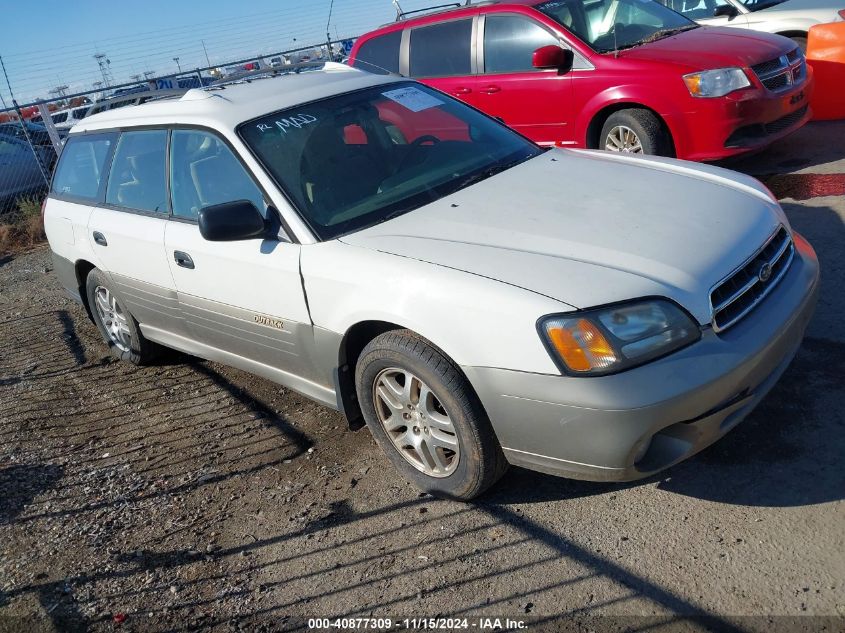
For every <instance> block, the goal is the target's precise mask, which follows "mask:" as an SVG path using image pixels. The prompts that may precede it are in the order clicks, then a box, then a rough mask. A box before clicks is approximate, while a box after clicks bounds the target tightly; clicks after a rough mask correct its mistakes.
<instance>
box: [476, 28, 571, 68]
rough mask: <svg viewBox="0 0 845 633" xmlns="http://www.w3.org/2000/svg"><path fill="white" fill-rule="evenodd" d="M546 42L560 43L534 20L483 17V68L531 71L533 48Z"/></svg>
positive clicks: (540, 46)
mask: <svg viewBox="0 0 845 633" xmlns="http://www.w3.org/2000/svg"><path fill="white" fill-rule="evenodd" d="M549 45H559V42H558V40H557V38H556V37H555V36H554V35H552V34H551V33H550V32H549V31H547V30H546V29H544V28H543V27H542V26H540V25H539V24H537V23H536V22H534V20H531V19H528V18H523V17H518V16H515V15H488V16H487V17H486V18H485V20H484V71H485V72H487V73H512V72H530V71H534V70H535V68H534V63H533V62H534V51H536V50H537V49H538V48H542V47H543V46H549Z"/></svg>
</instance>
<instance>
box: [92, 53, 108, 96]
mask: <svg viewBox="0 0 845 633" xmlns="http://www.w3.org/2000/svg"><path fill="white" fill-rule="evenodd" d="M94 59H96V60H97V65H98V66H99V67H100V73H101V74H102V75H103V83H104V84H105V85H106V88H108V87H110V86H111V84H110V83H109V66H111V60H110V59H109V58H108V57H106V54H105V53H97V54H96V55H94Z"/></svg>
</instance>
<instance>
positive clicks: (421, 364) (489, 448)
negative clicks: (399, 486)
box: [355, 330, 508, 501]
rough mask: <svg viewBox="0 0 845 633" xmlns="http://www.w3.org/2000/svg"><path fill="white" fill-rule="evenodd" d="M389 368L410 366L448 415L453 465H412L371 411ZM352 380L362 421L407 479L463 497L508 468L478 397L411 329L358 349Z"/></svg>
mask: <svg viewBox="0 0 845 633" xmlns="http://www.w3.org/2000/svg"><path fill="white" fill-rule="evenodd" d="M388 368H397V369H402V370H405V371H409V372H411V373H412V374H414V375H415V376H417V377H418V378H419V379H420V380H422V381H423V382H424V383H425V384H426V385H427V386H428V387H429V389H431V391H432V392H433V394H434V396H435V397H436V398H437V399H438V400H439V402H440V403H441V404H442V406H443V409H445V411H446V413H447V414H448V416H449V417H450V418H451V421H452V425H453V426H454V429H455V433H456V435H457V438H458V443H459V447H460V458H459V459H458V464H457V466H455V467H454V471H453V472H452V473H451V474H450V475H448V476H446V477H441V478H438V477H434V476H431V475H428V474H426V473H424V472H422V471H420V470H418V469H417V468H415V467H414V466H412V465H411V464H410V463H409V462H408V461H407V460H406V459H405V458H404V457H403V456H402V455H401V454H400V452H399V449H398V448H397V447H396V446H395V445H394V444H393V441H392V440H391V439H390V437H389V436H388V433H387V431H386V430H385V428H384V426H383V424H382V423H381V422H380V420H379V418H378V415H377V414H376V408H375V407H376V404H375V403H374V398H373V390H374V385H375V382H376V379H377V378H378V377H379V375H380V374H381V373H382V371H384V370H385V369H388ZM355 386H356V389H357V392H358V400H359V402H360V403H361V409H362V411H363V413H364V419H365V420H366V421H367V426H368V427H369V428H370V431H371V432H372V434H373V437H375V439H376V441H377V442H378V444H379V446H381V448H382V450H383V451H384V452H385V454H386V455H387V457H388V458H389V459H390V461H391V462H392V463H393V465H394V466H395V467H396V469H397V470H399V471H400V472H401V473H402V474H403V475H404V476H405V478H406V479H408V480H409V481H410V482H411V483H413V484H414V485H416V486H417V487H418V488H421V489H422V490H424V491H426V492H429V493H431V494H433V495H437V496H441V497H447V498H451V499H460V500H464V501H468V500H470V499H473V498H475V497H477V496H478V495H480V494H481V493H482V492H484V491H485V490H487V489H488V488H489V487H490V486H492V485H493V484H494V483H496V481H498V480H499V478H500V477H501V476H502V475H503V474H504V473H505V471H506V470H507V468H508V463H507V460H506V459H505V456H504V453H503V452H502V448H501V446H500V445H499V441H498V440H497V439H496V435H495V433H494V432H493V427H492V426H491V424H490V420H489V419H488V417H487V414H486V412H485V411H484V408H483V407H482V405H481V402H480V401H479V400H478V397H477V396H476V394H475V392H474V391H473V389H472V387H471V386H470V384H469V382H468V381H467V379H466V377H465V376H464V375H463V374H462V373H461V371H460V370H459V369H458V367H457V365H455V363H454V362H453V361H452V360H451V359H449V358H448V357H447V356H446V355H445V354H444V353H443V352H442V351H440V350H439V349H437V348H436V347H434V346H433V345H432V344H431V343H429V342H428V341H426V340H425V339H424V338H422V337H420V336H418V335H417V334H415V333H413V332H411V331H410V330H393V331H390V332H386V333H385V334H382V335H380V336H378V337H376V338H375V339H373V340H372V341H371V342H370V343H369V344H368V345H367V346H366V347H365V348H364V350H363V351H362V352H361V355H360V357H359V359H358V363H357V366H356V368H355Z"/></svg>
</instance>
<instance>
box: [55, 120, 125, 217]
mask: <svg viewBox="0 0 845 633" xmlns="http://www.w3.org/2000/svg"><path fill="white" fill-rule="evenodd" d="M116 136H117V135H116V134H92V135H87V134H86V135H85V136H76V137H73V136H72V137H71V138H69V139H68V141H67V143H66V144H65V147H64V149H63V150H62V155H61V157H60V158H59V164H58V165H57V166H56V174H55V176H54V177H53V186H52V189H51V193H52V194H54V195H56V196H60V197H62V196H66V197H70V198H80V199H83V200H91V201H96V200H98V199H99V198H100V197H101V191H102V185H103V184H104V183H105V180H104V172H105V170H106V165H107V164H108V159H109V157H110V156H111V153H112V149H113V147H114V142H115V138H116Z"/></svg>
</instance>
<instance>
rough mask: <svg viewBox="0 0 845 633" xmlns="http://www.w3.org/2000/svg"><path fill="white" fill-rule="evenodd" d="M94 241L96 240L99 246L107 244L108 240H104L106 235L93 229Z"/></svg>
mask: <svg viewBox="0 0 845 633" xmlns="http://www.w3.org/2000/svg"><path fill="white" fill-rule="evenodd" d="M94 242H96V243H97V244H99V245H100V246H108V245H109V243H108V241H107V240H106V236H105V235H103V234H102V233H100V232H99V231H94Z"/></svg>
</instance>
